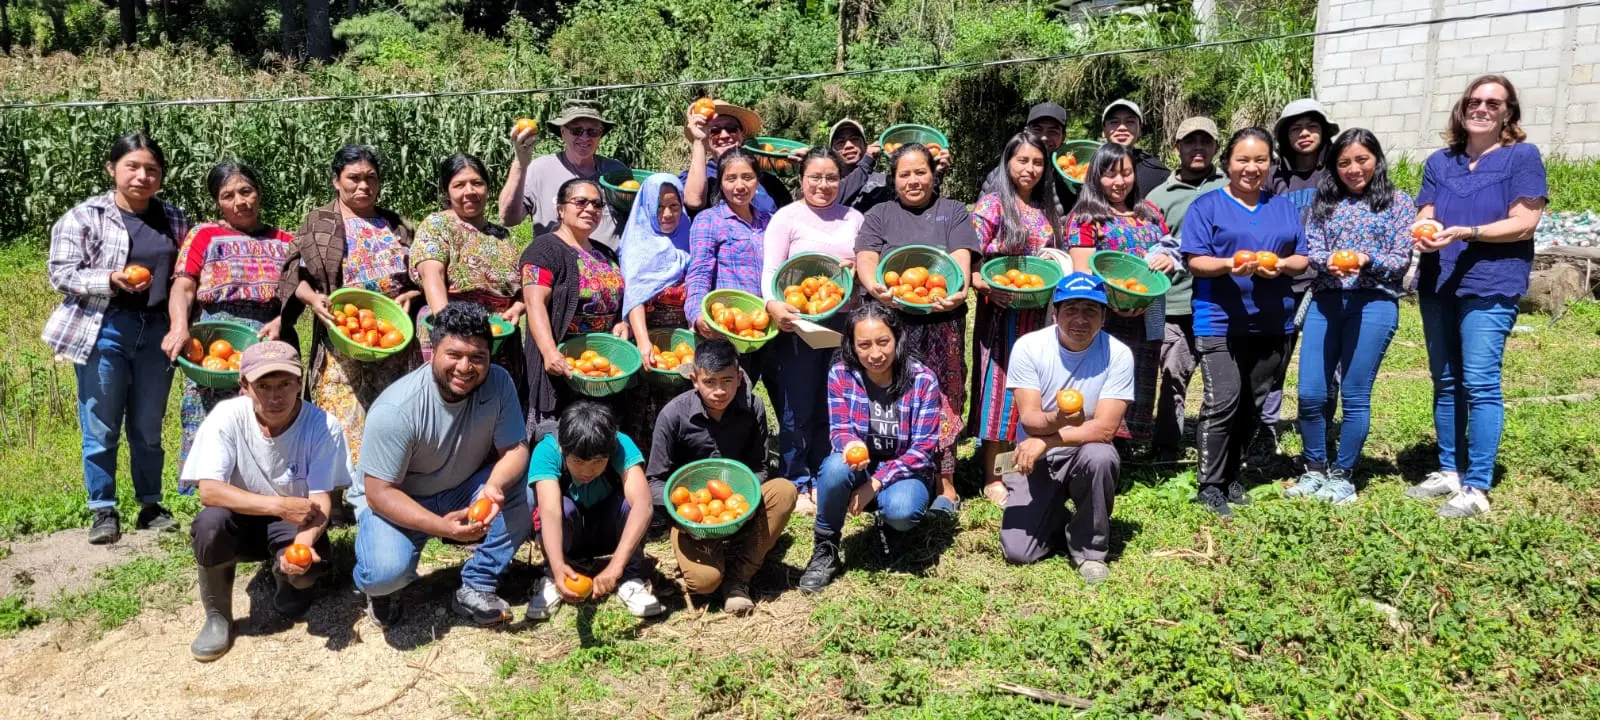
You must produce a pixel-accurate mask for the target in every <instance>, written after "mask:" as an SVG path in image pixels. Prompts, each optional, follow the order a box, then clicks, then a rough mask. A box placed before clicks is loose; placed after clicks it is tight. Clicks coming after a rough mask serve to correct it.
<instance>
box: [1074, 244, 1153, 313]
mask: <svg viewBox="0 0 1600 720" xmlns="http://www.w3.org/2000/svg"><path fill="white" fill-rule="evenodd" d="M1089 267H1090V268H1093V269H1094V274H1095V276H1096V277H1098V278H1100V281H1101V283H1102V284H1104V285H1105V289H1106V302H1107V303H1109V304H1110V305H1111V307H1113V308H1116V309H1117V310H1138V309H1140V308H1146V307H1150V306H1151V305H1152V304H1154V303H1155V301H1156V300H1158V299H1160V298H1161V297H1162V296H1164V295H1166V294H1167V291H1168V290H1170V289H1172V280H1171V279H1169V278H1168V277H1167V275H1166V273H1161V272H1156V271H1154V270H1151V269H1150V265H1149V264H1147V263H1146V262H1145V261H1144V260H1142V259H1140V258H1138V257H1136V256H1133V255H1129V254H1128V253H1125V252H1117V251H1116V250H1101V251H1100V252H1097V253H1095V254H1094V255H1093V256H1091V257H1090V258H1089ZM1128 278H1133V279H1135V280H1138V281H1139V282H1141V283H1144V285H1145V287H1147V288H1150V289H1149V290H1147V291H1145V292H1142V293H1140V292H1134V291H1132V290H1129V289H1127V288H1125V287H1122V286H1120V285H1116V284H1114V283H1112V282H1111V281H1112V280H1126V279H1128Z"/></svg>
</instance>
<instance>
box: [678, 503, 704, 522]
mask: <svg viewBox="0 0 1600 720" xmlns="http://www.w3.org/2000/svg"><path fill="white" fill-rule="evenodd" d="M678 516H679V517H682V518H683V519H685V520H688V521H689V522H700V520H701V518H703V517H705V515H704V514H703V513H701V512H700V506H699V505H696V504H694V503H678Z"/></svg>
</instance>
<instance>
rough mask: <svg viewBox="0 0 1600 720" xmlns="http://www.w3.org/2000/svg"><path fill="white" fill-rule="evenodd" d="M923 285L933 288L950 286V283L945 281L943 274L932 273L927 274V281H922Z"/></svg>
mask: <svg viewBox="0 0 1600 720" xmlns="http://www.w3.org/2000/svg"><path fill="white" fill-rule="evenodd" d="M923 285H925V286H927V288H928V289H930V290H932V289H933V288H948V287H950V285H949V284H948V283H947V282H946V281H945V279H944V276H943V275H933V274H930V275H928V281H927V282H925V283H923Z"/></svg>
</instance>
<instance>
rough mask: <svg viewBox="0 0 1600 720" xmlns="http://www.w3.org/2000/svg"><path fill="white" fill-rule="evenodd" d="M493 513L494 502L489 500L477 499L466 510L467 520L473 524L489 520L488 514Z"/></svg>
mask: <svg viewBox="0 0 1600 720" xmlns="http://www.w3.org/2000/svg"><path fill="white" fill-rule="evenodd" d="M491 512H494V501H493V500H490V499H489V498H478V500H477V502H474V503H472V505H471V506H470V507H468V508H467V519H468V520H471V521H473V522H479V523H481V522H483V521H485V520H488V519H489V513H491Z"/></svg>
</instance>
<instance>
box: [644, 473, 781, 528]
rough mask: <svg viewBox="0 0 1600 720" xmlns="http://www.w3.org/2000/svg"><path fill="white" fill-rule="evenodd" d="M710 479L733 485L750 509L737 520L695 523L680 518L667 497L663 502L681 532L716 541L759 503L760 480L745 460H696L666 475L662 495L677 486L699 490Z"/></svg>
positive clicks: (750, 513) (747, 515) (665, 495)
mask: <svg viewBox="0 0 1600 720" xmlns="http://www.w3.org/2000/svg"><path fill="white" fill-rule="evenodd" d="M712 480H721V481H723V482H725V483H727V484H728V487H730V488H733V492H734V493H736V494H739V495H743V496H744V499H746V500H749V501H750V509H749V510H747V511H745V513H744V514H743V515H740V516H739V517H738V518H737V519H734V520H729V521H728V522H725V523H715V524H710V523H697V522H689V521H688V520H685V519H683V516H682V515H679V514H678V508H677V506H676V505H673V504H672V501H671V500H670V499H669V500H668V501H667V502H666V505H667V514H669V515H671V516H672V519H673V520H675V521H677V523H678V526H679V527H682V528H683V531H684V532H686V533H689V534H690V535H693V536H695V537H697V538H700V539H702V540H716V539H718V538H725V537H727V536H729V535H732V534H734V533H736V532H738V531H739V528H740V527H742V526H743V525H744V523H745V521H746V520H749V519H750V516H752V515H754V514H755V513H756V509H757V507H758V506H759V505H761V481H759V480H757V479H756V474H755V473H753V472H751V471H750V468H747V467H745V466H744V463H741V462H738V461H735V460H726V459H723V458H706V459H705V460H696V461H694V462H692V463H689V464H688V465H684V466H683V467H681V468H678V471H677V472H675V473H673V474H672V476H671V477H668V478H667V487H666V489H665V490H663V491H662V495H661V496H662V497H664V498H671V497H672V490H673V488H677V487H683V488H686V489H688V490H689V492H694V491H696V490H701V489H703V488H705V486H706V483H709V482H711V481H712Z"/></svg>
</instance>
